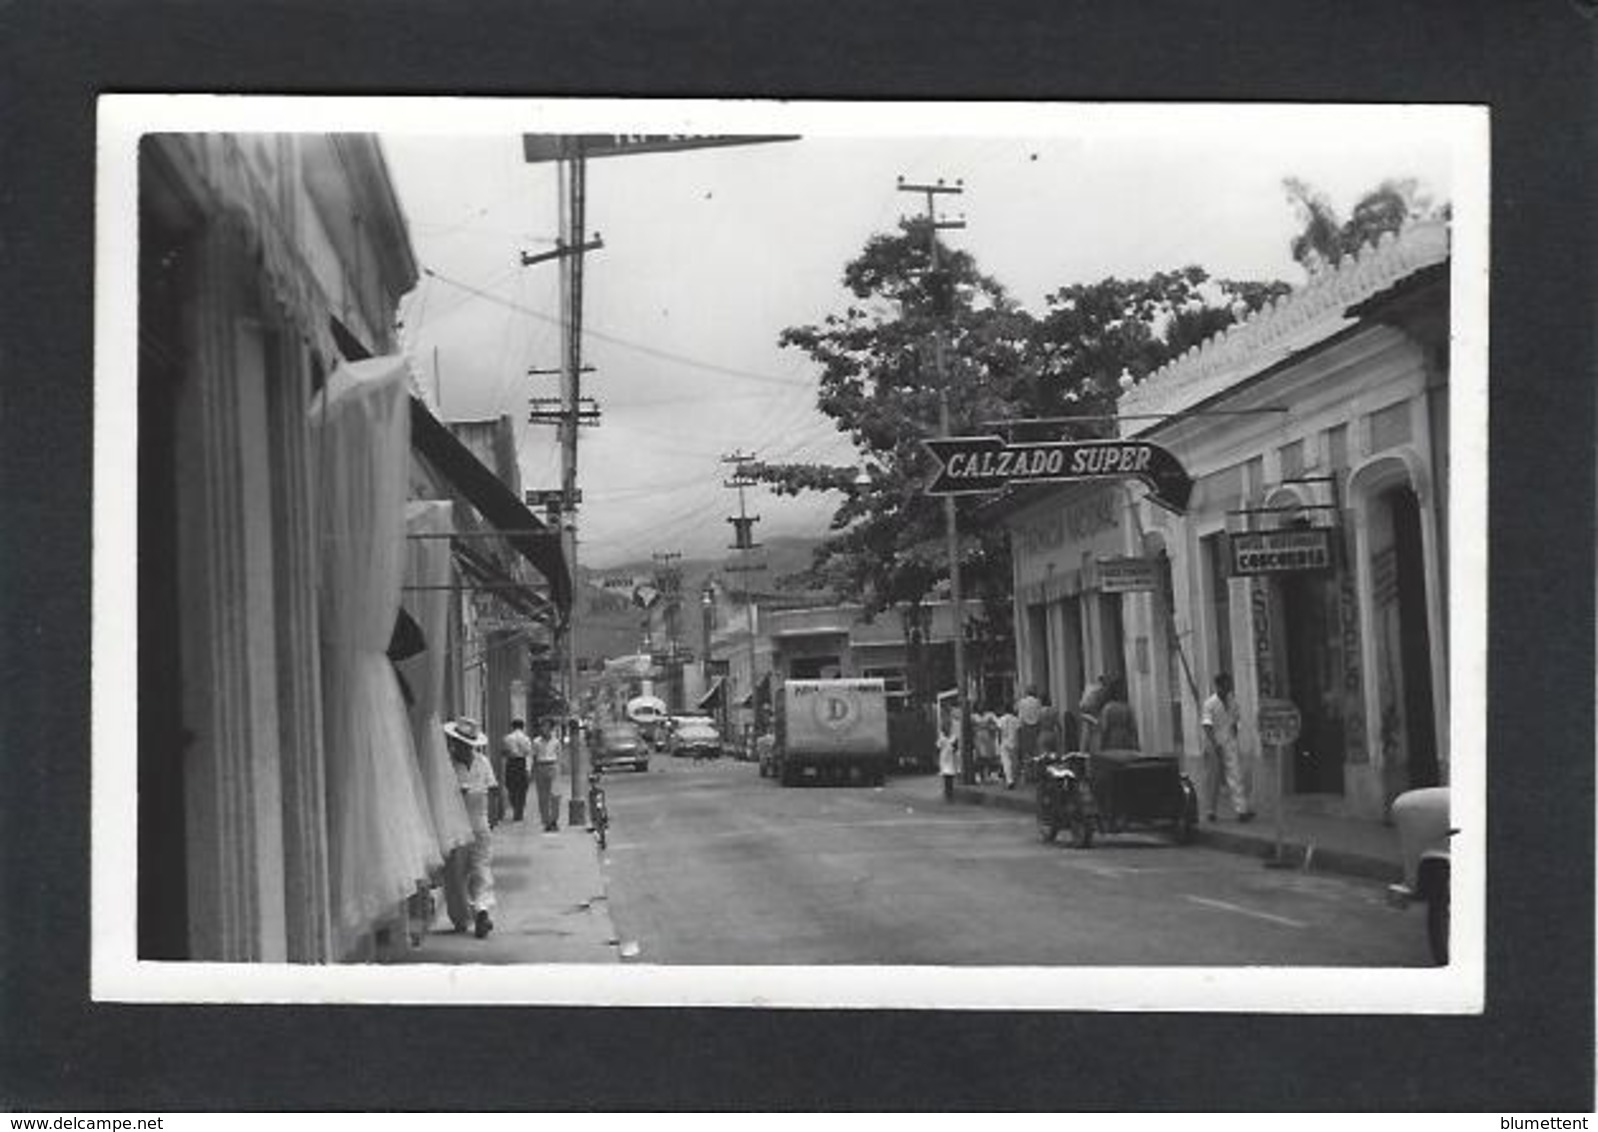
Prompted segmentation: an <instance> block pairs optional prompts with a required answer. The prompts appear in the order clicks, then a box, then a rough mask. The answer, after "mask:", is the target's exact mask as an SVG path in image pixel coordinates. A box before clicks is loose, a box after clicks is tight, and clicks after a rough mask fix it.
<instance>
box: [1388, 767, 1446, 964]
mask: <svg viewBox="0 0 1598 1132" xmlns="http://www.w3.org/2000/svg"><path fill="white" fill-rule="evenodd" d="M1448 801H1449V791H1448V787H1446V786H1428V787H1423V788H1422V789H1419V790H1410V791H1406V792H1405V793H1403V794H1400V795H1399V796H1398V797H1397V798H1396V799H1394V801H1393V825H1394V827H1396V828H1397V830H1398V847H1399V852H1400V854H1401V855H1402V857H1403V865H1404V880H1403V883H1402V884H1393V885H1389V886H1388V888H1387V897H1388V901H1389V903H1391V904H1392V905H1394V906H1395V907H1398V908H1407V907H1408V906H1409V905H1411V904H1415V903H1425V905H1426V940H1427V942H1428V943H1429V944H1430V945H1431V952H1432V959H1433V961H1435V962H1436V963H1438V964H1441V965H1445V966H1446V965H1447V963H1448V925H1449V911H1450V909H1449V905H1450V902H1451V896H1450V891H1449V873H1450V860H1449V838H1451V837H1453V835H1454V834H1455V833H1457V832H1459V831H1458V830H1456V829H1454V828H1453V826H1452V825H1450V823H1449V812H1448Z"/></svg>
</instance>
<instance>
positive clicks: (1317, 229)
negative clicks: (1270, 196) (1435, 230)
mask: <svg viewBox="0 0 1598 1132" xmlns="http://www.w3.org/2000/svg"><path fill="white" fill-rule="evenodd" d="M1282 188H1283V189H1284V190H1286V192H1287V199H1288V200H1289V201H1290V202H1291V203H1292V204H1293V206H1294V208H1295V209H1296V210H1297V212H1298V217H1299V223H1300V224H1301V228H1300V230H1299V233H1298V234H1297V235H1296V236H1294V237H1293V241H1292V244H1291V251H1292V253H1293V259H1294V260H1296V261H1297V262H1298V263H1299V264H1301V265H1302V266H1303V267H1304V269H1305V270H1306V271H1311V272H1313V271H1318V270H1320V269H1321V268H1324V267H1330V266H1331V265H1333V264H1335V263H1337V262H1338V261H1339V260H1341V259H1342V258H1343V257H1344V256H1349V255H1353V254H1355V253H1357V252H1358V251H1359V249H1360V248H1362V247H1364V246H1365V245H1366V244H1370V243H1375V242H1376V241H1377V240H1379V239H1381V238H1382V236H1383V235H1385V234H1386V233H1388V232H1397V231H1398V230H1399V229H1401V228H1402V227H1404V225H1406V224H1409V223H1411V222H1413V221H1416V220H1430V219H1444V220H1446V219H1447V218H1448V216H1449V212H1450V209H1449V206H1448V204H1447V203H1446V202H1445V203H1444V204H1442V205H1435V204H1434V203H1433V202H1432V198H1431V196H1430V195H1429V194H1427V193H1426V192H1425V191H1424V190H1423V189H1422V187H1421V184H1420V182H1419V181H1418V180H1416V179H1415V178H1414V177H1389V178H1388V179H1387V180H1385V181H1383V182H1382V183H1381V184H1379V185H1377V186H1376V187H1375V188H1374V189H1371V190H1369V191H1368V192H1366V193H1365V194H1364V195H1363V196H1361V197H1360V198H1359V199H1358V200H1357V201H1355V202H1354V208H1353V210H1352V211H1351V212H1350V213H1349V215H1348V219H1346V220H1344V219H1342V218H1341V217H1339V216H1338V214H1337V210H1336V209H1335V208H1334V207H1333V206H1332V203H1331V200H1330V199H1329V198H1328V197H1327V196H1326V194H1325V193H1324V192H1322V191H1321V190H1319V189H1317V188H1315V186H1313V185H1311V184H1309V183H1308V182H1306V181H1303V180H1301V179H1300V178H1298V177H1288V178H1286V179H1285V180H1283V181H1282Z"/></svg>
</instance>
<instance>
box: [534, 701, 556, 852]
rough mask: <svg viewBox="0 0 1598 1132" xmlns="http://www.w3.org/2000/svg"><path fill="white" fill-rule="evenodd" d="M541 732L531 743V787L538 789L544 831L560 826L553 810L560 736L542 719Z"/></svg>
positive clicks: (553, 829) (539, 811)
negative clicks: (535, 740)
mask: <svg viewBox="0 0 1598 1132" xmlns="http://www.w3.org/2000/svg"><path fill="white" fill-rule="evenodd" d="M541 730H542V734H541V735H540V736H539V739H538V742H537V743H534V744H533V787H534V789H536V790H537V791H538V818H539V820H540V821H542V822H543V823H544V832H545V833H554V832H555V831H556V830H558V829H559V828H560V815H559V814H558V813H557V812H556V810H555V776H556V774H558V773H559V772H560V749H561V743H560V738H559V736H557V735H556V734H555V725H554V724H553V723H551V722H550V721H549V720H547V719H546V720H545V721H544V726H543V728H542V729H541Z"/></svg>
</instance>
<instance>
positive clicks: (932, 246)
mask: <svg viewBox="0 0 1598 1132" xmlns="http://www.w3.org/2000/svg"><path fill="white" fill-rule="evenodd" d="M898 189H899V191H900V192H901V193H922V194H924V195H925V196H926V198H927V247H928V249H929V251H930V253H931V257H932V266H931V269H930V271H929V272H928V275H927V290H928V291H929V292H930V293H931V296H932V319H933V323H932V359H933V367H934V369H935V371H936V373H937V376H938V431H939V433H940V434H941V435H943V436H948V435H949V382H948V377H947V375H946V374H945V372H944V359H943V352H944V344H943V335H944V320H945V319H946V318H949V317H950V316H951V315H952V314H953V313H954V281H953V280H952V279H950V278H949V277H947V276H945V275H944V273H943V268H942V265H941V264H940V263H939V261H938V233H939V232H941V231H946V230H949V229H956V228H964V227H965V221H964V220H939V219H938V197H940V196H947V195H959V194H961V193H964V192H965V188H964V184H963V183H962V182H960V181H956V182H955V183H954V184H952V185H948V184H945V183H944V182H943V180H942V178H939V180H938V181H937V182H936V183H935V184H930V185H925V184H912V183H910V182H907V181H906V180H905V179H904V178H903V177H900V178H899V181H898ZM943 520H944V526H945V528H946V529H947V534H948V540H949V598H950V602H951V604H952V605H953V606H954V691H955V704H956V706H957V708H958V710H959V712H960V780H961V781H962V782H964V783H965V784H966V785H970V784H971V783H973V782H975V781H976V758H975V754H976V752H975V751H973V750H972V749H971V744H972V726H971V711H970V705H969V704H968V703H967V702H966V699H967V697H966V682H965V608H964V603H963V601H962V600H961V591H960V529H959V521H958V518H957V516H956V512H955V507H954V497H953V496H952V495H947V496H944V499H943Z"/></svg>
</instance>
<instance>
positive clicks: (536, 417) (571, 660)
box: [521, 146, 605, 825]
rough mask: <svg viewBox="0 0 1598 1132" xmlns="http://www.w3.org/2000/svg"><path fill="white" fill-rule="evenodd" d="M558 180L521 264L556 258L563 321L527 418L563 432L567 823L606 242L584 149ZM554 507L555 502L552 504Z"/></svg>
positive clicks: (576, 754)
mask: <svg viewBox="0 0 1598 1132" xmlns="http://www.w3.org/2000/svg"><path fill="white" fill-rule="evenodd" d="M556 176H557V180H558V182H559V188H558V197H559V212H560V231H559V234H558V236H557V237H556V240H555V247H554V249H553V250H552V251H547V252H539V253H536V254H535V253H529V252H523V253H522V255H521V262H522V266H523V267H528V266H531V265H532V264H535V263H544V262H546V261H549V260H555V261H558V262H559V264H560V269H561V273H560V326H561V364H560V367H559V369H558V370H538V369H530V370H528V371H527V372H528V373H529V374H538V373H558V374H559V375H560V396H559V397H558V398H557V397H534V398H531V403H532V406H533V408H532V411H531V412H530V413H529V415H528V420H530V421H531V422H533V423H534V424H553V425H556V426H557V427H558V429H559V435H560V500H559V502H560V512H559V523H560V538H561V550H562V553H563V556H564V557H565V559H566V565H567V569H568V570H569V571H570V572H571V578H572V607H571V609H570V610H569V611H568V612H567V615H566V628H565V637H566V641H565V644H566V673H565V677H566V678H565V681H564V683H565V692H566V695H565V699H566V720H565V723H564V731H565V736H564V737H565V738H566V739H567V740H568V748H567V757H568V760H569V765H570V767H571V793H570V795H569V797H568V813H567V821H568V822H569V823H570V824H572V825H577V824H580V823H585V822H586V821H587V820H588V819H587V814H588V798H587V793H586V791H585V790H584V789H583V782H584V767H583V761H584V752H583V749H582V744H581V743H580V742H579V741H578V739H579V738H580V735H579V733H578V731H577V728H576V727H575V726H574V724H575V722H576V719H577V600H578V598H577V595H578V593H580V592H581V591H580V587H579V586H578V585H577V505H578V503H579V502H580V501H581V499H582V492H580V491H579V490H578V488H577V436H578V430H579V429H580V428H582V427H583V426H585V425H595V424H598V423H599V406H598V405H597V404H596V403H595V402H594V400H593V398H591V397H584V396H583V391H582V375H583V374H584V373H589V372H592V369H593V367H592V366H585V365H583V255H584V253H586V252H589V251H594V250H597V249H599V248H602V247H604V246H605V245H604V242H603V241H602V240H601V239H600V238H599V234H598V233H595V234H594V238H593V239H592V240H585V239H584V238H583V229H584V226H585V224H586V219H585V216H586V206H587V193H588V187H587V185H588V175H587V164H586V159H585V158H584V156H583V151H582V147H581V146H578V147H575V148H574V150H573V151H572V153H571V154H570V155H568V156H562V157H561V158H560V160H559V161H558V162H557V164H556ZM552 510H553V508H552Z"/></svg>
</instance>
